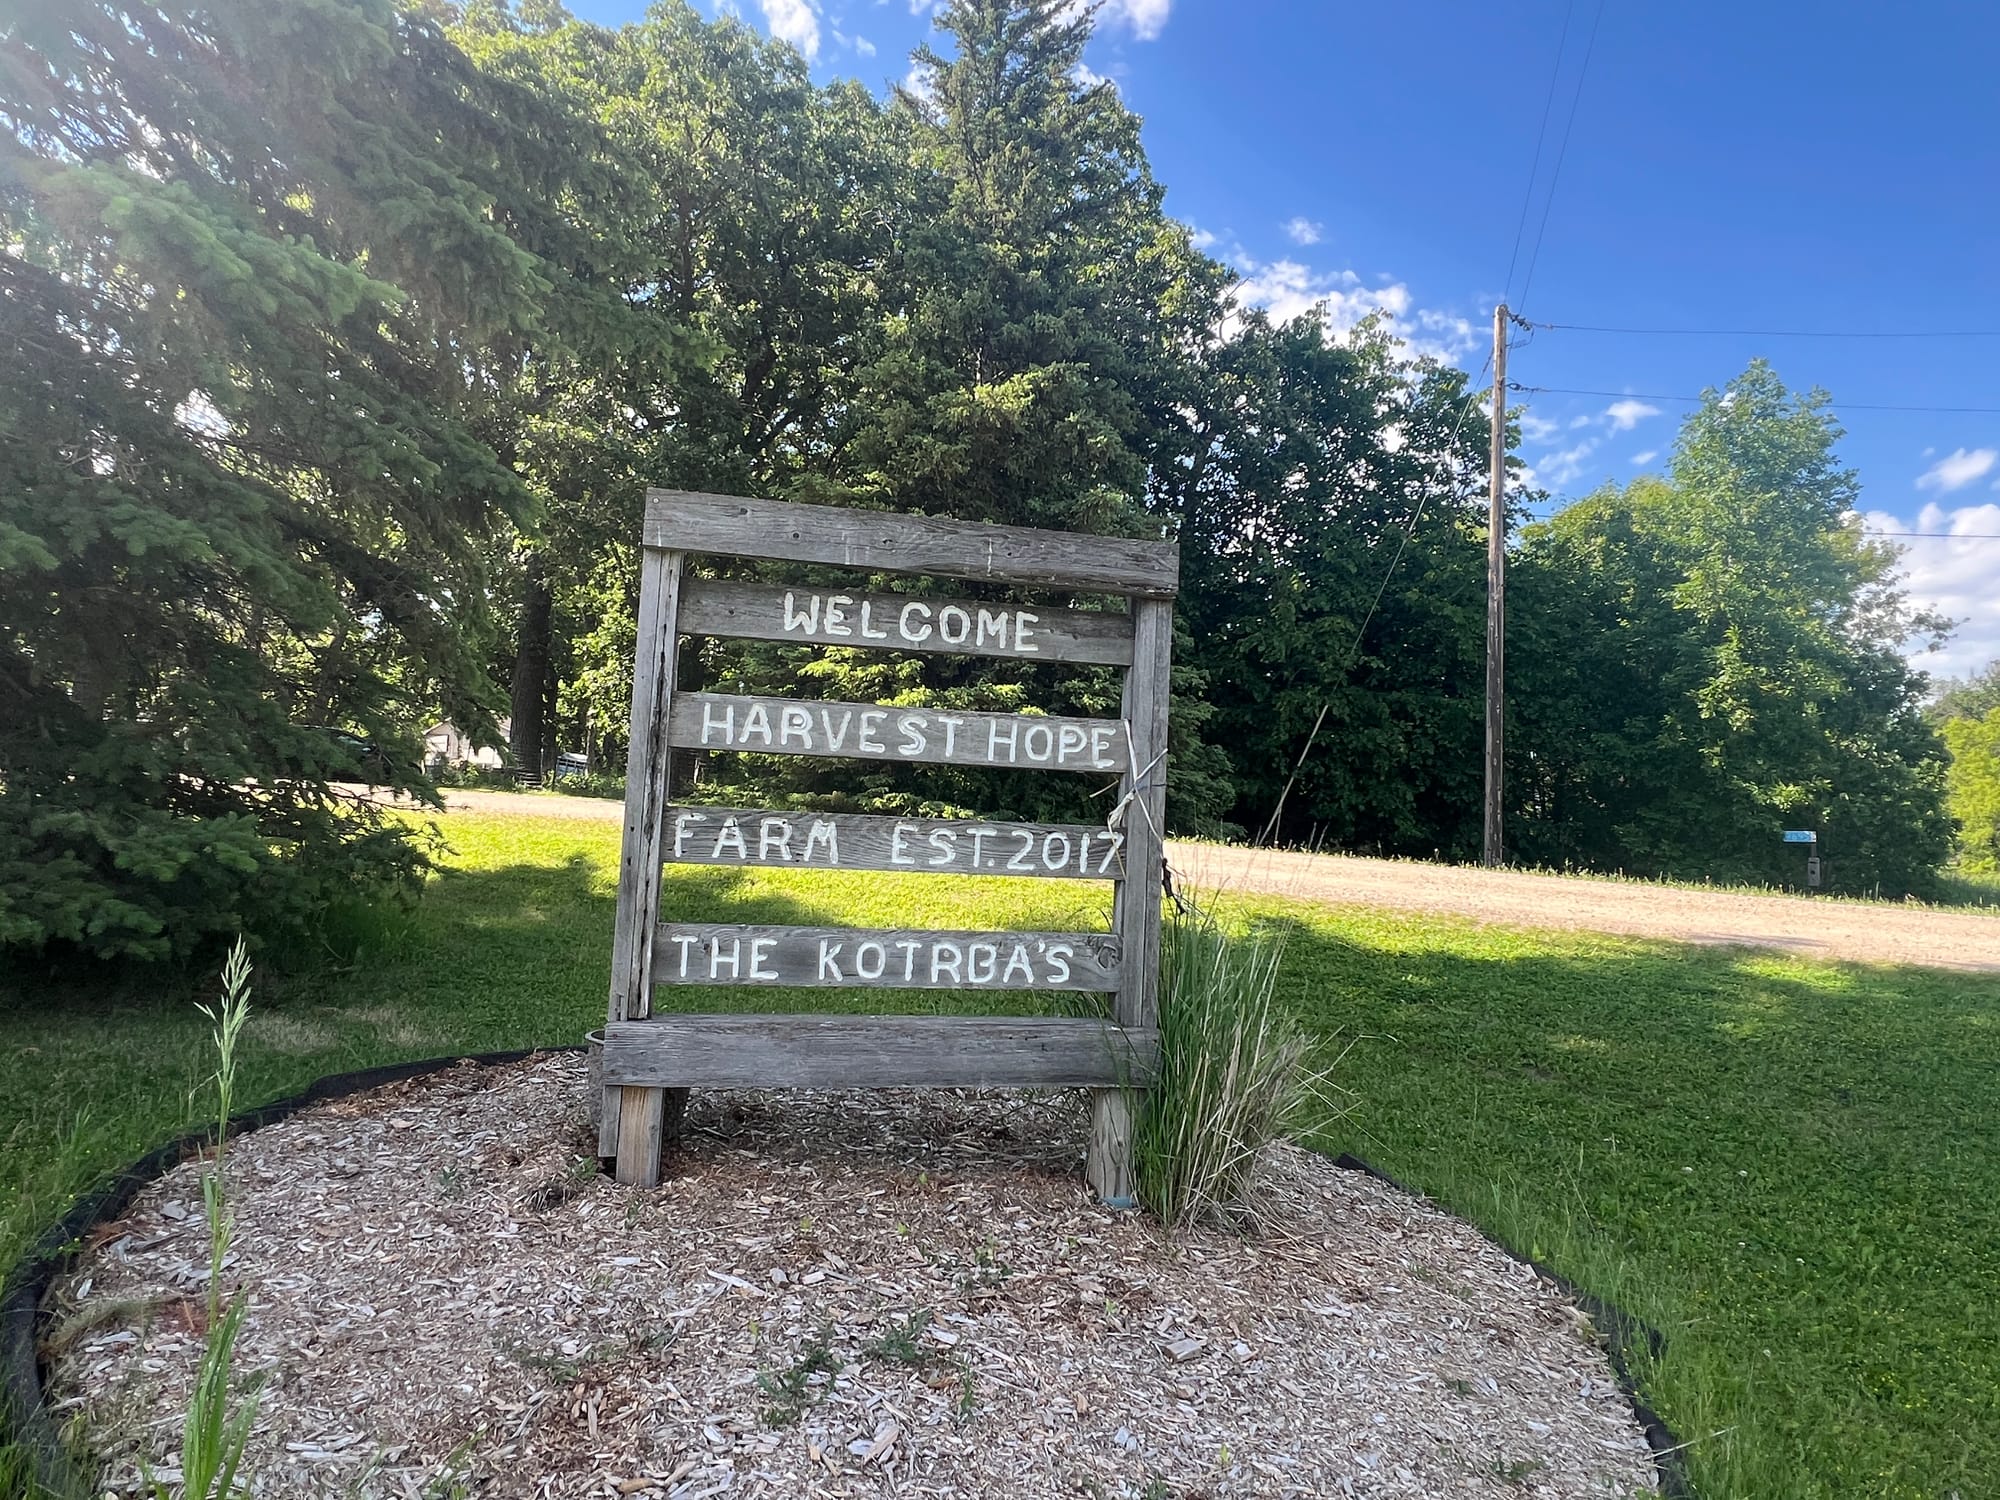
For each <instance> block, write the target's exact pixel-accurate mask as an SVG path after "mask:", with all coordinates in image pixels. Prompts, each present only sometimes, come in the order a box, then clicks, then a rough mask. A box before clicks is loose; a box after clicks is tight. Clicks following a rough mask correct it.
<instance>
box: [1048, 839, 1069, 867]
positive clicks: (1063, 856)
mask: <svg viewBox="0 0 2000 1500" xmlns="http://www.w3.org/2000/svg"><path fill="white" fill-rule="evenodd" d="M1058 846H1060V848H1061V850H1062V852H1061V853H1057V852H1056V851H1057V848H1058ZM1042 863H1043V864H1044V865H1045V866H1047V867H1048V868H1049V869H1051V870H1060V869H1061V868H1062V867H1063V866H1064V865H1066V864H1068V863H1069V835H1068V834H1066V833H1051V834H1049V835H1047V836H1046V837H1045V838H1043V840H1042Z"/></svg>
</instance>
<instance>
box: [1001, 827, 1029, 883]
mask: <svg viewBox="0 0 2000 1500" xmlns="http://www.w3.org/2000/svg"><path fill="white" fill-rule="evenodd" d="M1008 832H1009V833H1011V834H1013V835H1014V839H1015V847H1014V852H1013V853H1012V854H1011V855H1009V856H1008V859H1007V868H1008V869H1010V870H1014V871H1017V872H1018V873H1020V874H1022V875H1032V874H1034V873H1035V867H1034V866H1033V865H1031V864H1029V863H1028V856H1029V855H1030V854H1032V853H1033V852H1034V849H1035V836H1034V835H1033V834H1032V833H1030V832H1028V830H1027V829H1025V828H1010V829H1009V830H1008Z"/></svg>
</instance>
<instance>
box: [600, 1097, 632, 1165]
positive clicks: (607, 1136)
mask: <svg viewBox="0 0 2000 1500" xmlns="http://www.w3.org/2000/svg"><path fill="white" fill-rule="evenodd" d="M624 1116H625V1091H624V1090H623V1089H621V1088H619V1087H618V1086H617V1085H615V1084H601V1085H599V1087H598V1090H597V1155H598V1157H599V1159H600V1160H603V1161H610V1160H611V1159H612V1158H613V1157H615V1156H617V1155H618V1131H619V1128H620V1126H621V1125H623V1123H624Z"/></svg>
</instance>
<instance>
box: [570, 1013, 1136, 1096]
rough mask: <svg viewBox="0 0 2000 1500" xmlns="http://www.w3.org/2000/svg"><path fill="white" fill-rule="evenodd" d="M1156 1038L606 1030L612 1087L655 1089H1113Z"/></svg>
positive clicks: (1033, 1025) (800, 1020)
mask: <svg viewBox="0 0 2000 1500" xmlns="http://www.w3.org/2000/svg"><path fill="white" fill-rule="evenodd" d="M1158 1055H1159V1033H1158V1032H1156V1031H1138V1030H1129V1031H1128V1030H1120V1029H1119V1028H1118V1027H1116V1026H1113V1025H1111V1024H1110V1023H1109V1022H1106V1021H1092V1020H1088V1019H1084V1020H1078V1019H1072V1018H1051V1017H1042V1016H769V1015H767V1016H738V1015H720V1016H693V1015H656V1016H653V1017H651V1018H649V1019H647V1020H644V1021H614V1022H612V1023H611V1024H610V1025H609V1026H607V1027H606V1028H605V1036H604V1077H605V1081H606V1082H607V1083H612V1084H622V1085H629V1086H641V1087H648V1088H683V1087H693V1088H780V1087H789V1088H894V1087H918V1088H922V1087H929V1088H1069V1087H1100V1088H1115V1087H1118V1086H1120V1085H1123V1084H1144V1083H1149V1082H1151V1080H1152V1078H1153V1076H1154V1074H1155V1072H1156V1071H1157V1068H1158Z"/></svg>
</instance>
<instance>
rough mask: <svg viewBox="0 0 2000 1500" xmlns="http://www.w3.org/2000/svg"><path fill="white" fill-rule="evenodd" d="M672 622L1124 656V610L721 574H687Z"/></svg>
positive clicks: (957, 651)
mask: <svg viewBox="0 0 2000 1500" xmlns="http://www.w3.org/2000/svg"><path fill="white" fill-rule="evenodd" d="M681 629H682V630H683V631H685V632H686V633H687V634H689V635H713V636H726V637H730V638H732V639H736V640H749V641H797V642H799V643H800V644H802V645H817V646H867V647H872V648H873V649H875V650H879V651H931V652H941V653H943V654H945V655H947V656H999V657H1007V658H1012V659H1017V660H1021V661H1076V662H1100V663H1104V664H1106V665H1109V666H1119V667H1122V666H1126V665H1128V664H1129V663H1130V662H1131V660H1132V619H1131V616H1129V615H1115V614H1100V613H1094V612H1092V611H1090V610H1082V609H1053V608H1047V607H1044V606H1040V605H1037V606H1036V607H1034V608H1032V609H1030V608H1028V607H1027V606H1025V605H1020V604H993V603H981V602H978V601H976V600H971V599H920V598H916V597H914V596H912V595H908V594H867V593H840V592H838V591H836V590H833V589H802V588H786V587H784V586H783V585H781V584H771V583H743V582H738V581H736V580H734V579H727V578H690V579H689V580H688V581H687V583H686V585H685V587H684V589H683V592H682V598H681Z"/></svg>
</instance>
